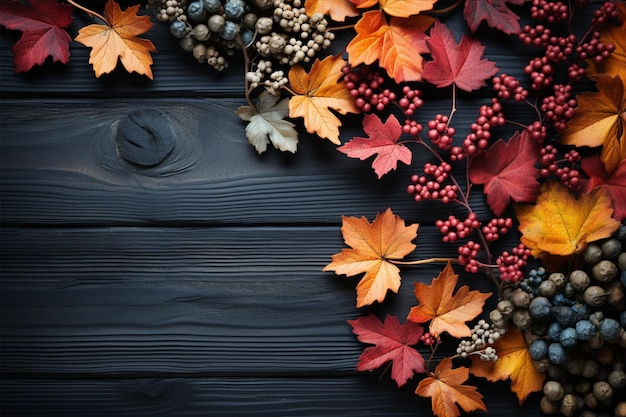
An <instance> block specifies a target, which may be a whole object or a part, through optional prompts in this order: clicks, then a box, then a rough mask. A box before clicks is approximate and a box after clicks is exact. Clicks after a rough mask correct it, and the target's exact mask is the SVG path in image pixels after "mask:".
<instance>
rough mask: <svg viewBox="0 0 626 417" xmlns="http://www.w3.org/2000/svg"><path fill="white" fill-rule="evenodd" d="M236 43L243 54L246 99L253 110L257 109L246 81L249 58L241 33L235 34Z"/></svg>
mask: <svg viewBox="0 0 626 417" xmlns="http://www.w3.org/2000/svg"><path fill="white" fill-rule="evenodd" d="M237 43H239V45H240V46H241V53H242V54H243V62H244V74H243V79H244V89H245V95H246V101H247V102H248V104H249V105H250V107H252V109H254V111H257V109H256V107H255V106H254V104H253V103H252V100H251V99H250V84H249V83H248V72H249V71H250V58H249V57H248V49H247V48H246V45H245V44H244V43H243V39H241V35H240V34H239V33H238V34H237Z"/></svg>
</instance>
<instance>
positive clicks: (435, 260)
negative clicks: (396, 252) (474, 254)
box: [387, 258, 459, 265]
mask: <svg viewBox="0 0 626 417" xmlns="http://www.w3.org/2000/svg"><path fill="white" fill-rule="evenodd" d="M387 261H389V262H391V263H392V264H396V265H425V264H432V263H447V262H451V263H459V261H458V259H455V258H428V259H419V260H417V261H396V260H393V259H387Z"/></svg>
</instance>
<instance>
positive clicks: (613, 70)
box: [587, 2, 626, 80]
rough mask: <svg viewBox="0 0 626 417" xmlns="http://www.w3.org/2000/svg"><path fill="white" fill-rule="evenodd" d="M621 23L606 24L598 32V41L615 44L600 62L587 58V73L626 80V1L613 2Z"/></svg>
mask: <svg viewBox="0 0 626 417" xmlns="http://www.w3.org/2000/svg"><path fill="white" fill-rule="evenodd" d="M614 4H615V7H616V8H617V13H618V19H619V20H620V22H622V24H621V25H608V26H607V27H606V28H604V29H603V30H602V31H601V32H600V42H602V43H603V44H605V45H607V44H609V43H612V44H613V45H615V51H613V53H612V54H611V56H610V57H609V58H607V59H604V60H602V62H599V63H598V62H596V61H595V60H593V59H589V60H588V61H587V62H589V67H588V68H587V74H607V75H617V76H619V77H620V78H621V79H622V80H626V24H625V23H624V22H626V3H623V2H614Z"/></svg>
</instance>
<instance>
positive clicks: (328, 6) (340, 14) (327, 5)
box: [304, 0, 359, 22]
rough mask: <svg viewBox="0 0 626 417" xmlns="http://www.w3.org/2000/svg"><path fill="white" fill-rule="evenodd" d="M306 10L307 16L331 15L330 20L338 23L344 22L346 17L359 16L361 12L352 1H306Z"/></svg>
mask: <svg viewBox="0 0 626 417" xmlns="http://www.w3.org/2000/svg"><path fill="white" fill-rule="evenodd" d="M304 9H305V10H306V14H307V16H313V15H314V14H315V13H320V14H323V15H330V18H331V19H333V20H334V21H337V22H343V21H344V20H346V17H354V16H358V15H359V11H358V10H357V9H356V7H355V6H354V4H352V3H351V2H350V0H306V2H304Z"/></svg>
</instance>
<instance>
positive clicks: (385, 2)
mask: <svg viewBox="0 0 626 417" xmlns="http://www.w3.org/2000/svg"><path fill="white" fill-rule="evenodd" d="M350 1H352V3H354V4H356V7H358V8H359V9H367V8H370V7H373V6H375V5H377V4H378V5H379V6H380V8H381V9H382V10H383V11H384V12H385V13H387V14H388V15H390V16H397V17H409V16H413V15H416V14H419V13H421V12H424V11H426V10H431V9H432V8H433V5H434V4H435V3H436V2H437V0H350Z"/></svg>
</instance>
